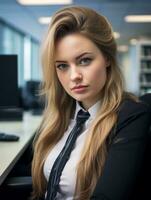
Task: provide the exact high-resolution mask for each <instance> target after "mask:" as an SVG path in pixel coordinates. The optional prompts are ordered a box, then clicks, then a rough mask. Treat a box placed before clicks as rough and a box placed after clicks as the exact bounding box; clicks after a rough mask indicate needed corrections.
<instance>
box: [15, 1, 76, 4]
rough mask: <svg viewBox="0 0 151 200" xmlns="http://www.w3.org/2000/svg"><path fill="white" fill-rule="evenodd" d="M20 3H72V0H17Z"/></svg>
mask: <svg viewBox="0 0 151 200" xmlns="http://www.w3.org/2000/svg"><path fill="white" fill-rule="evenodd" d="M17 1H18V3H20V4H22V5H56V4H63V5H64V4H72V0H17Z"/></svg>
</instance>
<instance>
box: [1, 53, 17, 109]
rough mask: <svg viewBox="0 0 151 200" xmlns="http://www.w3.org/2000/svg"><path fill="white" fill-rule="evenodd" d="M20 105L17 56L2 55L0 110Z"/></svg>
mask: <svg viewBox="0 0 151 200" xmlns="http://www.w3.org/2000/svg"><path fill="white" fill-rule="evenodd" d="M18 104H19V97H18V74H17V55H0V109H3V108H15V107H17V106H18Z"/></svg>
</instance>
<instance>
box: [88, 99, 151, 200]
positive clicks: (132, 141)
mask: <svg viewBox="0 0 151 200" xmlns="http://www.w3.org/2000/svg"><path fill="white" fill-rule="evenodd" d="M150 124H151V109H150V107H149V106H148V105H147V104H145V103H143V102H140V103H136V102H134V101H133V100H130V99H127V100H125V101H124V102H123V104H122V105H121V108H120V111H119V113H118V121H117V127H116V131H115V129H114V128H113V129H112V131H111V134H110V136H111V137H112V142H111V144H110V145H109V150H108V156H107V159H106V162H105V167H104V170H103V173H102V175H101V177H100V178H99V179H98V182H97V185H96V187H95V189H94V192H93V194H92V196H91V198H90V199H91V200H138V199H143V200H144V199H145V200H146V199H148V198H145V197H144V196H143V195H144V194H143V192H144V190H143V189H142V185H143V187H145V185H144V182H142V179H143V176H144V174H143V173H142V171H143V170H144V168H143V164H144V162H145V161H144V158H145V154H146V153H145V151H146V144H147V139H148V132H149V127H150ZM150 156H151V155H150ZM148 159H149V158H148ZM150 170H151V169H150ZM142 190H143V191H142ZM150 195H151V194H150ZM142 197H143V198H142ZM149 199H150V198H149Z"/></svg>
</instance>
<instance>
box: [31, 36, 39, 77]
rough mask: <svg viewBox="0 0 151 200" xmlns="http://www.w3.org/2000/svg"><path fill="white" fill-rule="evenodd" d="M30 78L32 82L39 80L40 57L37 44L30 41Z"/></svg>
mask: <svg viewBox="0 0 151 200" xmlns="http://www.w3.org/2000/svg"><path fill="white" fill-rule="evenodd" d="M31 57H32V59H31V78H32V79H33V80H40V79H41V65H40V63H41V55H40V48H39V43H38V42H35V41H33V40H32V43H31Z"/></svg>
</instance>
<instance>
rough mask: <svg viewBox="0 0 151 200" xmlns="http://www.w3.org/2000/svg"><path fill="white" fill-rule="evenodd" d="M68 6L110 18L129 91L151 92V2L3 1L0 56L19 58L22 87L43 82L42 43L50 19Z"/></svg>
mask: <svg viewBox="0 0 151 200" xmlns="http://www.w3.org/2000/svg"><path fill="white" fill-rule="evenodd" d="M68 5H80V6H87V7H90V8H93V9H95V10H97V11H98V12H100V13H101V14H103V15H105V16H106V17H107V18H108V20H109V21H110V23H111V24H112V26H113V30H114V34H115V38H116V41H117V44H118V60H119V64H120V67H121V69H122V71H123V74H124V77H125V81H126V88H127V90H129V91H131V92H134V93H135V94H137V95H140V94H144V93H147V92H151V0H143V1H142V0H126V1H123V0H92V1H91V0H61V1H60V0H54V1H53V0H48V1H46V0H39V1H37V0H0V54H17V55H18V85H19V87H20V88H22V87H24V86H25V84H26V83H27V81H35V82H39V81H41V64H40V45H41V41H42V40H43V37H44V35H45V32H46V30H47V27H48V23H49V21H50V20H51V15H53V14H54V13H55V12H56V11H57V10H58V9H60V8H62V7H64V6H68ZM136 15H137V17H136Z"/></svg>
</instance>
